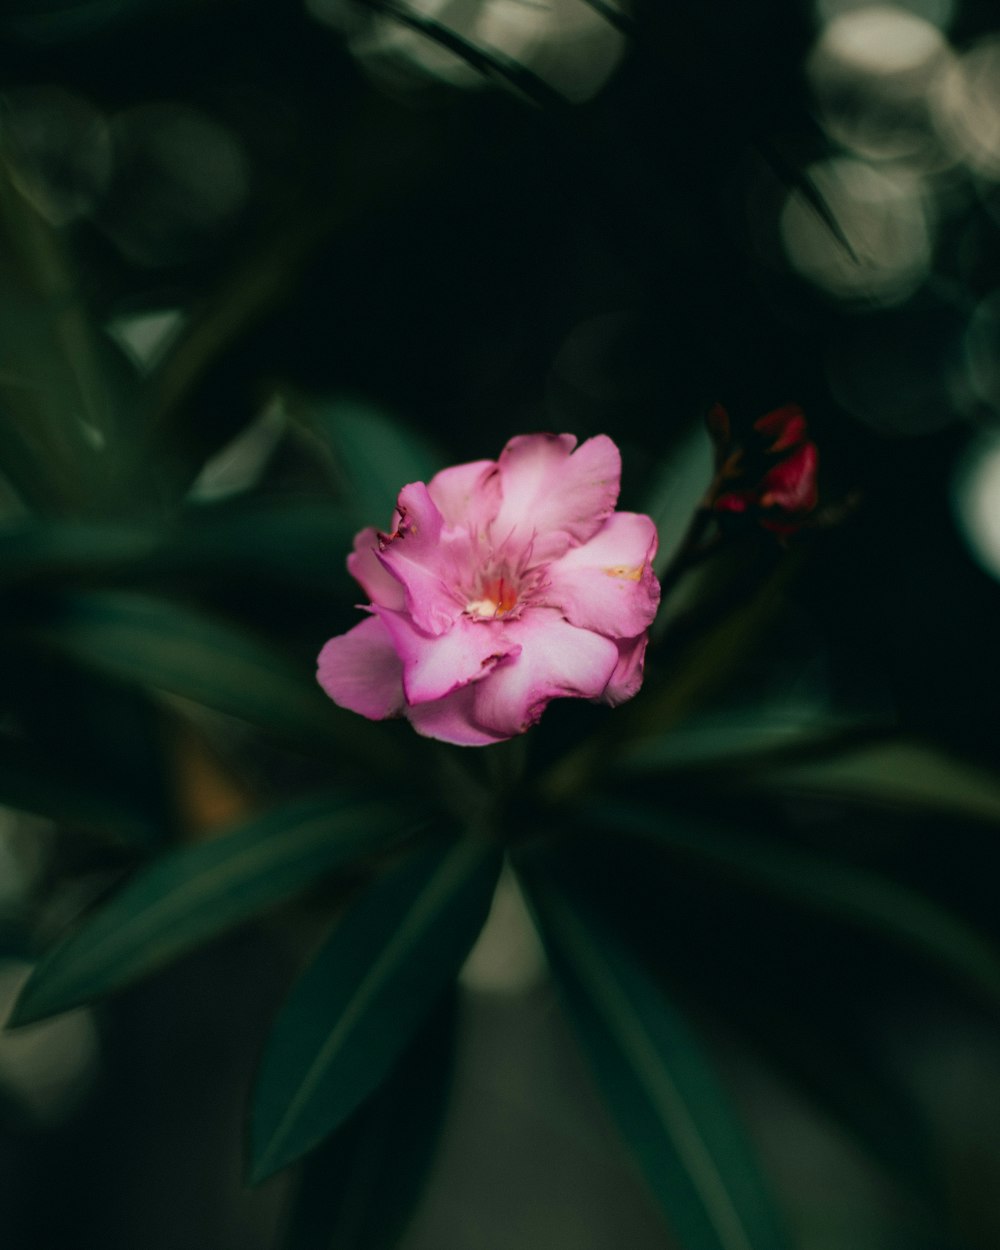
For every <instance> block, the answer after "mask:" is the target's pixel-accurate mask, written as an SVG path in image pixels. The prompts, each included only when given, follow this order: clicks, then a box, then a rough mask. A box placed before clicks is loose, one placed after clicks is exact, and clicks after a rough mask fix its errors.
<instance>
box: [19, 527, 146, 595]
mask: <svg viewBox="0 0 1000 1250" xmlns="http://www.w3.org/2000/svg"><path fill="white" fill-rule="evenodd" d="M159 541H160V531H159V530H157V529H155V528H153V527H150V526H142V525H137V524H130V525H116V524H111V523H107V522H87V521H59V520H51V521H50V520H20V521H16V522H13V523H9V524H7V525H4V526H3V527H0V583H8V582H15V581H22V580H25V579H29V578H31V579H34V578H52V579H65V578H70V577H74V576H78V575H79V574H81V573H92V572H94V571H100V572H107V571H110V570H116V569H124V568H129V567H130V566H132V565H134V564H135V563H136V562H137V561H140V560H143V559H145V558H146V557H148V555H149V554H150V552H152V551H153V550H155V548H156V546H157V544H158V542H159Z"/></svg>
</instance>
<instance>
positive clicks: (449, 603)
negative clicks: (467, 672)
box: [377, 482, 465, 634]
mask: <svg viewBox="0 0 1000 1250" xmlns="http://www.w3.org/2000/svg"><path fill="white" fill-rule="evenodd" d="M396 508H397V510H398V512H399V514H400V521H399V523H398V525H397V527H396V530H395V532H394V533H392V534H389V535H386V536H384V537H383V538H382V539H381V541H380V544H379V551H378V553H377V554H378V559H379V561H380V562H381V564H382V565H383V567H384V568H385V569H387V570H388V572H389V573H391V574H392V575H393V577H395V578H396V579H397V580H398V581H400V582H401V583H402V585H403V591H404V594H405V602H406V607H407V610H408V611H409V613H410V615H411V616H412V618H413V620H414V623H415V624H416V625H418V626H419V628H420V629H424V630H426V631H427V632H428V633H430V634H443V633H444V632H445V630H447V629H450V628H451V626H452V625H453V624H454V622H455V620H456V619H457V618H458V616H459V615H460V614H461V611H462V609H463V607H464V606H465V605H464V603H462V602H460V600H459V598H458V597H457V596H456V594H455V593H454V591H453V590H452V588H451V587H452V582H453V581H454V577H455V574H454V563H453V561H452V560H451V559H449V547H448V544H446V543H442V542H441V527H442V524H443V522H442V517H441V513H440V512H439V511H438V510H437V508H436V507H435V506H434V501H433V500H432V499H431V497H430V495H429V494H428V493H427V487H426V486H425V485H424V484H423V482H412V483H411V484H410V485H409V486H404V487H403V489H402V490H401V491H400V492H399V500H398V502H397V504H396Z"/></svg>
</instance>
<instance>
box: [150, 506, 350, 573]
mask: <svg viewBox="0 0 1000 1250" xmlns="http://www.w3.org/2000/svg"><path fill="white" fill-rule="evenodd" d="M356 528H357V527H356V526H355V524H354V522H353V521H352V520H350V518H348V517H347V516H346V514H345V512H344V510H343V509H342V508H337V507H334V506H332V505H331V504H329V503H324V502H319V501H317V500H294V501H292V502H290V503H289V502H285V501H281V500H254V501H253V502H252V503H250V502H243V501H240V502H239V503H232V504H230V503H224V504H202V505H197V506H192V507H189V508H187V509H186V510H185V511H184V512H182V513H181V515H180V517H179V521H178V524H177V526H176V527H174V529H173V530H172V531H171V532H170V533H169V534H168V535H167V536H166V540H165V542H164V543H163V545H162V546H161V547H160V548H159V549H158V550H157V551H156V552H155V553H154V554H153V555H152V556H151V557H150V559H149V560H148V561H145V562H144V563H143V565H142V566H141V567H140V568H139V570H138V572H139V574H140V575H143V574H146V573H148V572H155V573H163V572H166V573H167V574H177V573H180V574H183V575H190V574H194V575H199V574H207V575H209V576H212V577H218V576H219V575H220V573H221V574H223V575H224V576H225V577H226V578H227V579H228V580H233V579H235V578H239V577H246V578H254V579H255V580H256V579H260V578H267V579H268V580H269V581H274V582H279V583H291V584H293V585H300V586H305V587H307V588H310V589H312V590H317V589H318V590H321V591H322V590H327V591H329V590H330V589H333V588H340V587H342V586H347V585H348V575H347V572H346V568H345V563H344V562H345V559H346V556H347V553H348V552H349V551H350V550H351V541H352V539H353V537H354V533H355V530H356ZM350 584H351V585H353V583H350Z"/></svg>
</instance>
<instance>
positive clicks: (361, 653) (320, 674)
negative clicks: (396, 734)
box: [316, 616, 403, 720]
mask: <svg viewBox="0 0 1000 1250" xmlns="http://www.w3.org/2000/svg"><path fill="white" fill-rule="evenodd" d="M316 679H317V681H318V682H319V684H320V685H321V686H322V687H323V689H324V690H325V691H326V693H327V694H328V695H329V696H330V698H331V699H332V700H333V701H334V703H336V704H339V706H340V707H346V708H347V709H348V710H349V711H351V712H359V713H360V714H361V715H362V716H367V717H368V719H369V720H384V719H385V718H386V717H387V716H396V715H398V714H399V713H400V712H401V711H402V710H403V664H402V661H401V660H400V658H399V656H398V655H397V654H396V649H395V647H394V646H393V645H392V639H391V638H390V636H389V633H388V631H387V630H386V628H385V626H384V625H383V624H382V622H381V620H379V618H378V617H377V616H369V617H366V619H365V620H363V621H362V622H361V623H360V624H359V625H355V626H354V628H353V629H351V630H348V632H347V633H346V634H340V635H338V637H336V638H331V639H330V641H329V642H328V643H327V644H326V645H325V646H324V647H323V650H322V651H321V652H320V653H319V661H318V665H317V669H316Z"/></svg>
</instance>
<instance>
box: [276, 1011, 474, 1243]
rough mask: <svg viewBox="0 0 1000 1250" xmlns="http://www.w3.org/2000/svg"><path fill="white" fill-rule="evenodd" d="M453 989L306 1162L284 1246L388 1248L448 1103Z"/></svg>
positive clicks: (418, 1186) (411, 1204) (408, 1211)
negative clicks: (374, 1086)
mask: <svg viewBox="0 0 1000 1250" xmlns="http://www.w3.org/2000/svg"><path fill="white" fill-rule="evenodd" d="M455 1005H456V1004H455V994H454V993H447V994H446V995H445V998H444V1001H443V1002H442V1003H440V1004H439V1005H438V1006H436V1007H435V1008H434V1009H433V1010H432V1011H431V1014H430V1016H429V1017H428V1019H427V1022H426V1023H425V1024H424V1025H423V1026H422V1027H421V1028H420V1030H419V1032H418V1033H417V1034H416V1036H415V1037H414V1040H413V1042H412V1043H411V1044H410V1046H409V1048H408V1049H407V1051H406V1053H405V1054H404V1055H403V1056H402V1058H401V1059H400V1060H399V1062H398V1063H397V1064H396V1066H395V1067H394V1068H393V1069H392V1071H391V1072H390V1073H389V1075H388V1076H387V1077H386V1079H385V1080H384V1081H383V1083H382V1084H381V1085H380V1086H379V1088H378V1089H377V1090H376V1091H375V1093H374V1094H372V1095H371V1096H370V1097H369V1098H368V1099H367V1100H366V1101H365V1102H364V1103H363V1104H362V1105H361V1106H360V1107H359V1108H358V1110H357V1111H355V1112H354V1113H353V1115H351V1116H350V1118H349V1119H348V1120H347V1121H346V1122H345V1123H344V1125H343V1126H342V1127H341V1128H340V1129H339V1130H337V1131H336V1132H335V1133H334V1134H333V1135H332V1136H331V1137H330V1139H329V1141H328V1142H326V1143H325V1144H324V1145H322V1146H320V1147H319V1148H318V1149H316V1150H314V1151H313V1152H312V1153H311V1154H310V1156H309V1157H308V1158H307V1159H306V1160H305V1161H304V1164H303V1167H302V1171H301V1176H300V1178H299V1183H298V1189H297V1192H296V1198H295V1207H294V1216H293V1220H292V1224H291V1227H290V1229H289V1235H288V1238H287V1241H286V1242H285V1243H284V1246H283V1250H391V1248H392V1247H393V1246H395V1245H397V1243H398V1241H399V1238H400V1236H401V1235H402V1233H403V1232H404V1230H405V1228H406V1226H407V1224H408V1222H409V1219H410V1217H411V1215H412V1214H413V1210H414V1208H415V1206H416V1203H417V1201H418V1199H419V1198H420V1195H421V1192H422V1189H423V1182H424V1180H425V1178H426V1176H427V1173H428V1171H429V1170H430V1167H431V1164H432V1163H433V1161H434V1148H435V1145H436V1144H437V1138H438V1134H439V1132H440V1130H441V1127H442V1124H443V1121H444V1117H445V1113H446V1111H447V1106H448V1097H447V1096H448V1092H449V1089H450V1086H451V1077H452V1068H453V1063H454V1044H455V1027H456V1023H457V1022H456V1019H455Z"/></svg>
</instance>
